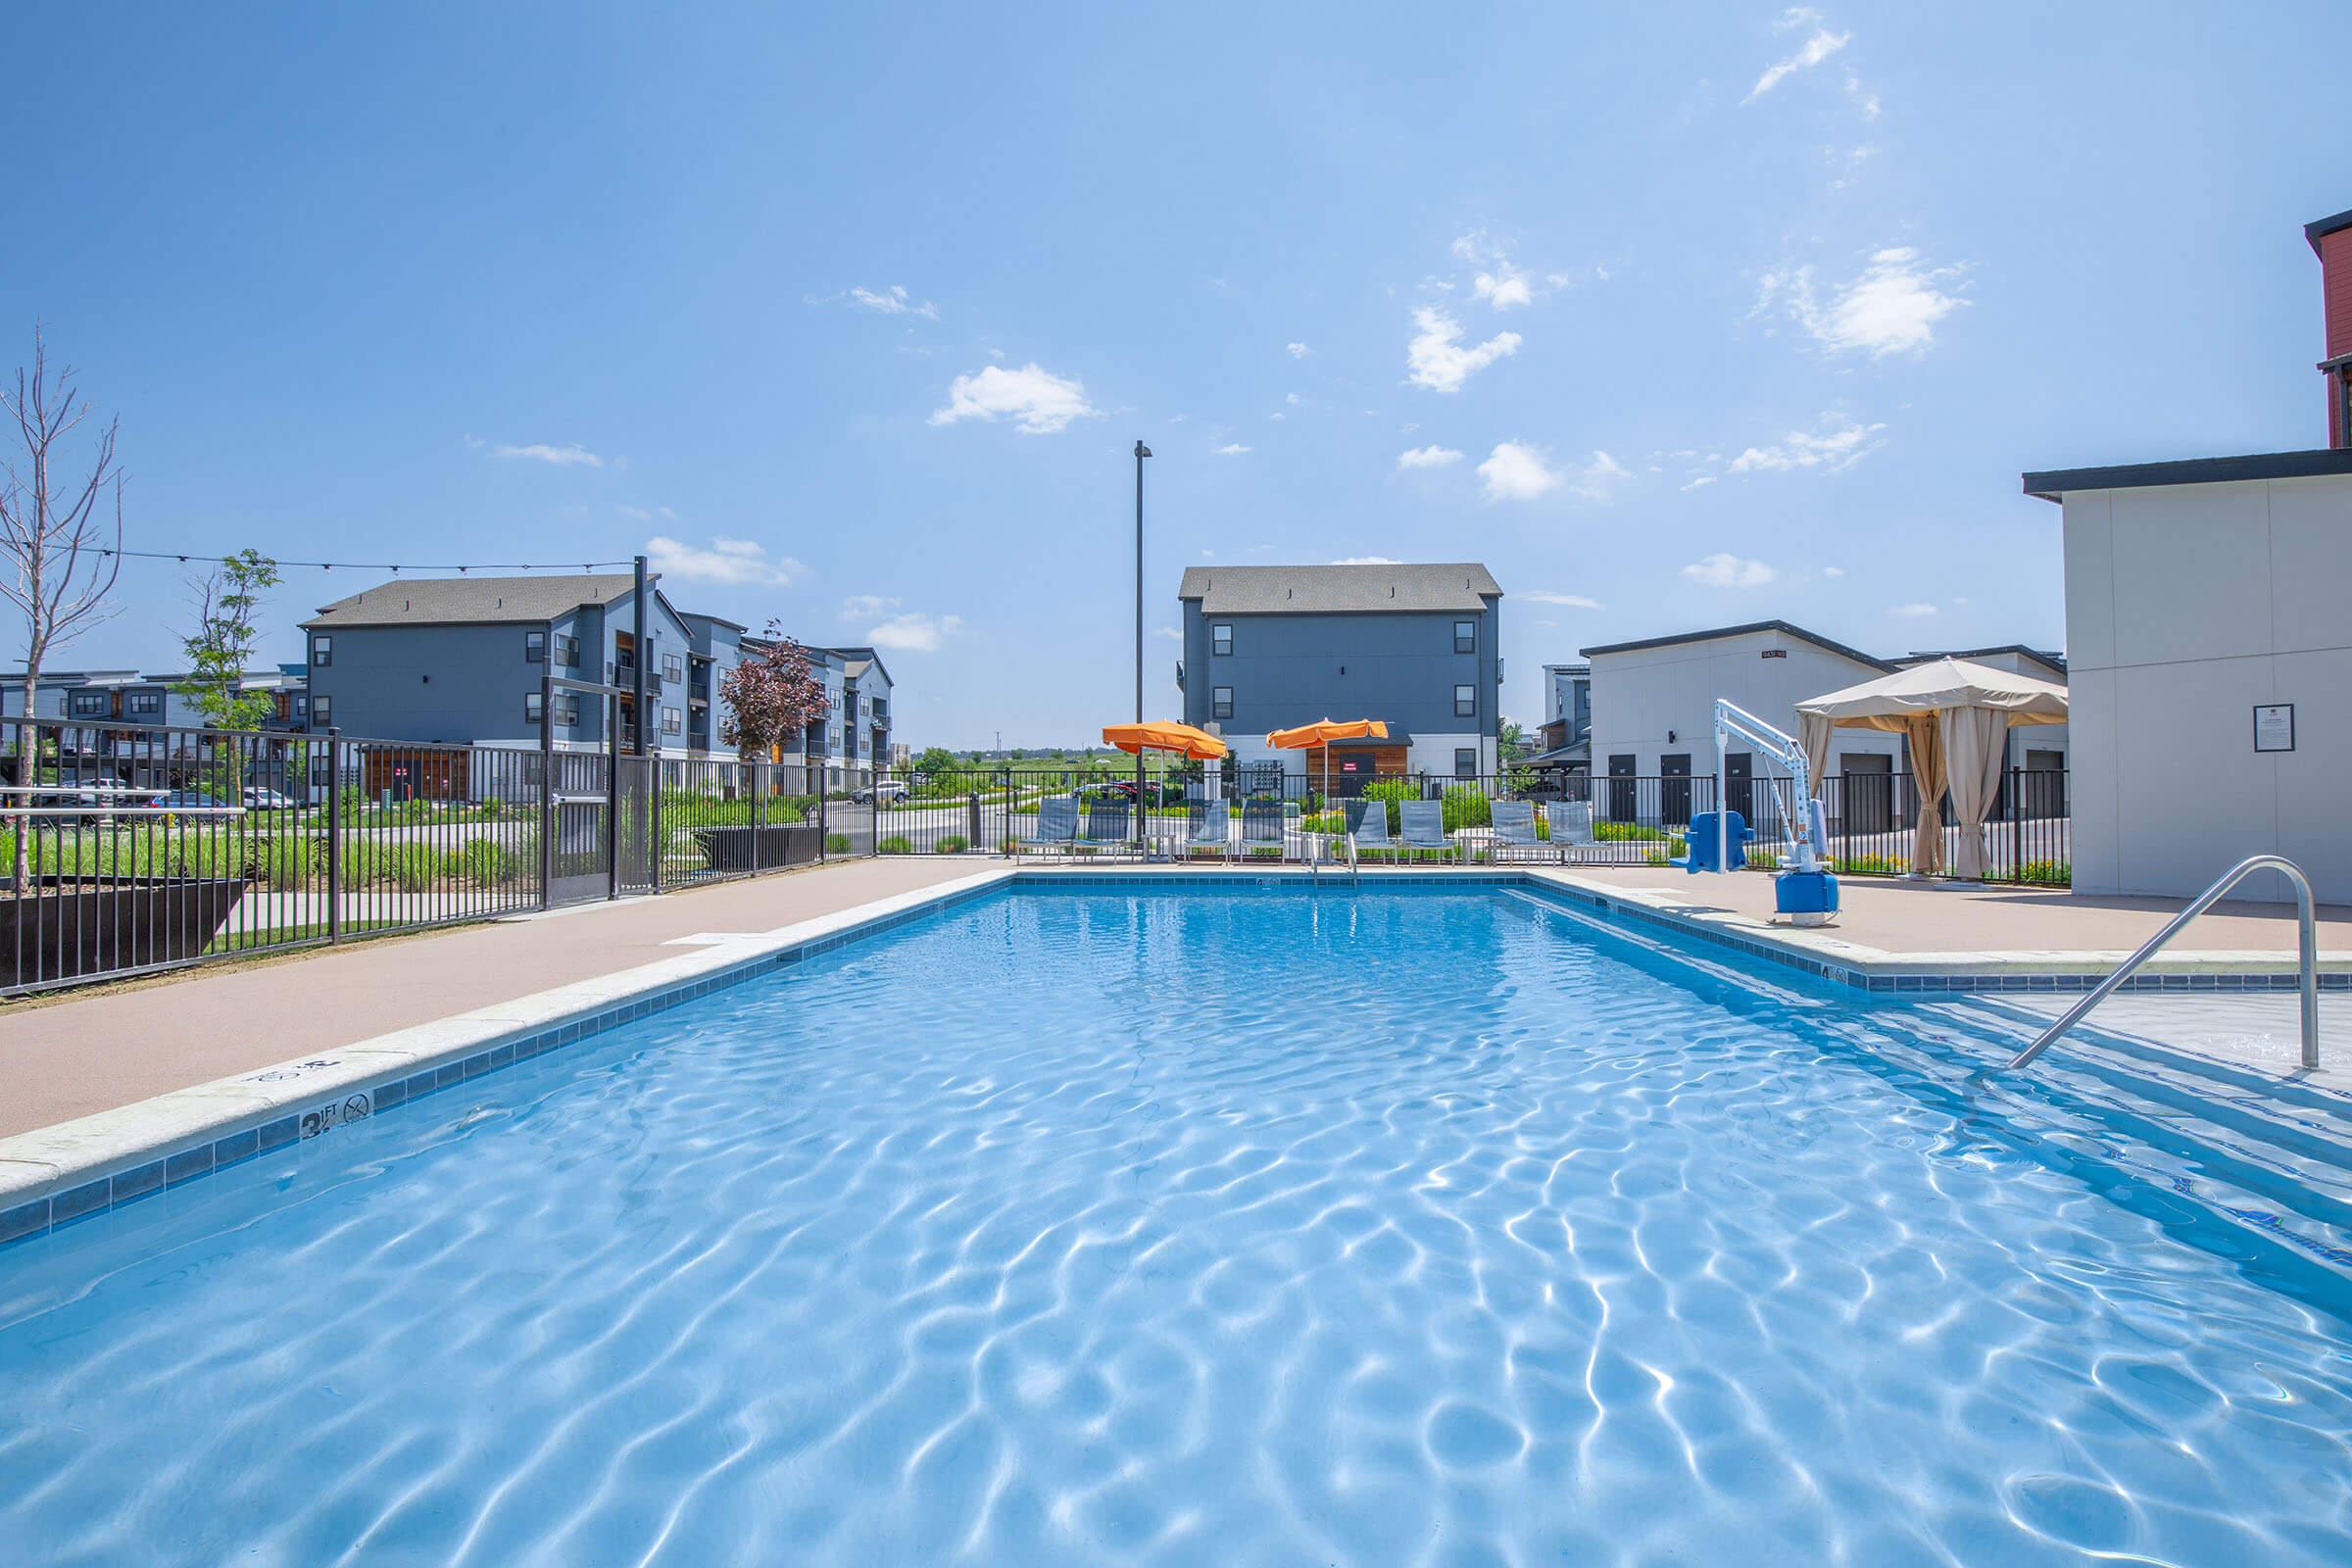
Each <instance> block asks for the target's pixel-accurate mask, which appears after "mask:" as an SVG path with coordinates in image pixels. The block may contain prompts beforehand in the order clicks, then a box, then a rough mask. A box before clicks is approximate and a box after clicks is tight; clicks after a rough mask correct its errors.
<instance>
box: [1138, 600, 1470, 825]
mask: <svg viewBox="0 0 2352 1568" xmlns="http://www.w3.org/2000/svg"><path fill="white" fill-rule="evenodd" d="M1176 595H1177V599H1178V600H1179V602H1180V603H1181V605H1182V609H1183V635H1184V657H1183V662H1181V663H1180V664H1179V665H1178V666H1177V671H1176V683H1177V685H1178V686H1179V687H1180V688H1181V689H1182V690H1183V693H1184V718H1185V722H1187V723H1190V724H1197V725H1199V726H1200V727H1201V728H1202V729H1206V730H1208V731H1210V732H1211V733H1213V734H1216V735H1219V736H1221V737H1223V738H1224V740H1225V742H1226V744H1228V745H1229V746H1231V747H1232V748H1233V760H1234V763H1235V765H1236V766H1237V767H1239V768H1241V769H1242V770H1243V771H1244V777H1245V779H1246V778H1247V776H1248V772H1249V770H1250V769H1252V768H1264V767H1269V766H1280V767H1282V768H1284V769H1286V770H1287V771H1289V772H1292V773H1309V772H1311V773H1312V774H1313V776H1315V777H1316V778H1318V779H1319V778H1320V777H1321V776H1322V761H1323V759H1321V758H1320V757H1318V756H1315V755H1313V754H1309V753H1303V752H1274V751H1269V750H1268V749H1267V747H1266V745H1265V736H1266V732H1267V731H1269V730H1276V729H1282V728H1286V727H1288V726H1290V725H1293V724H1302V723H1306V722H1309V721H1310V720H1313V719H1318V718H1339V719H1348V718H1377V719H1380V720H1382V721H1384V722H1385V723H1386V724H1387V725H1388V726H1389V737H1388V739H1387V740H1385V741H1363V742H1343V743H1341V744H1339V745H1336V746H1334V747H1333V748H1332V756H1331V759H1330V760H1331V763H1332V767H1331V774H1332V778H1333V780H1334V783H1335V786H1336V785H1338V784H1339V783H1340V782H1341V781H1342V780H1345V781H1346V783H1347V784H1348V786H1349V788H1350V789H1351V790H1352V788H1355V787H1360V786H1361V784H1362V783H1364V782H1365V781H1367V780H1369V779H1371V778H1375V777H1383V776H1390V775H1397V774H1407V773H1428V774H1433V775H1448V776H1461V777H1468V776H1471V775H1474V774H1481V773H1493V772H1495V771H1496V767H1497V755H1496V754H1497V744H1496V743H1497V736H1498V734H1499V731H1500V720H1499V716H1498V715H1499V711H1500V708H1501V687H1502V676H1503V662H1502V652H1501V641H1502V638H1501V605H1502V589H1501V588H1500V587H1499V586H1497V585H1496V583H1495V576H1494V574H1493V573H1492V572H1490V571H1488V570H1487V568H1486V567H1485V566H1483V565H1479V564H1475V563H1452V564H1426V565H1423V564H1381V565H1344V566H1194V567H1190V568H1188V569H1187V570H1186V571H1185V573H1184V580H1183V582H1182V583H1181V584H1180V585H1179V587H1178V588H1177V591H1176Z"/></svg>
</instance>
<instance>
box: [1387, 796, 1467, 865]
mask: <svg viewBox="0 0 2352 1568" xmlns="http://www.w3.org/2000/svg"><path fill="white" fill-rule="evenodd" d="M1397 821H1398V824H1399V825H1400V826H1401V827H1402V828H1403V829H1404V832H1403V834H1402V836H1401V837H1399V838H1398V839H1397V843H1398V844H1399V845H1400V846H1402V847H1403V850H1404V856H1405V858H1406V859H1408V860H1409V859H1411V858H1413V857H1414V856H1416V855H1419V854H1421V853H1422V852H1424V851H1433V850H1434V851H1435V852H1436V853H1437V855H1438V857H1439V858H1441V859H1443V858H1446V856H1449V855H1450V856H1452V857H1453V858H1455V859H1457V860H1458V859H1460V858H1461V853H1462V851H1461V846H1460V845H1458V844H1456V843H1454V842H1453V838H1452V836H1451V835H1450V834H1448V833H1447V832H1446V804H1445V803H1444V802H1443V801H1400V802H1398V803H1397Z"/></svg>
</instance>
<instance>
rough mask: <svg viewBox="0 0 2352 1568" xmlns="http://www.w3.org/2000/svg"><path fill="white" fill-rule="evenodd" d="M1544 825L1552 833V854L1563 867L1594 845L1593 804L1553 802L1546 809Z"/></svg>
mask: <svg viewBox="0 0 2352 1568" xmlns="http://www.w3.org/2000/svg"><path fill="white" fill-rule="evenodd" d="M1544 826H1545V827H1546V828H1548V829H1549V830H1550V832H1551V853H1552V855H1553V857H1554V858H1557V859H1558V860H1559V862H1560V863H1561V864H1562V865H1566V864H1567V863H1568V862H1569V861H1571V860H1573V859H1575V858H1576V852H1577V851H1578V850H1580V849H1584V848H1586V847H1588V846H1589V845H1591V844H1592V843H1593V803H1592V802H1591V801H1551V802H1549V803H1547V804H1546V805H1545V806H1544Z"/></svg>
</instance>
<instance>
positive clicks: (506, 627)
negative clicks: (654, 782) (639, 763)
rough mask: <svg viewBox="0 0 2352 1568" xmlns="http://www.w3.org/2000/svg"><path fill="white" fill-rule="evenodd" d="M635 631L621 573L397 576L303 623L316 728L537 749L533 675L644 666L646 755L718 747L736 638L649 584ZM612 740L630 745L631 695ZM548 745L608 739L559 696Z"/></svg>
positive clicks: (628, 584)
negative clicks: (722, 690)
mask: <svg viewBox="0 0 2352 1568" xmlns="http://www.w3.org/2000/svg"><path fill="white" fill-rule="evenodd" d="M647 600H648V602H649V604H650V605H651V610H650V612H649V613H648V614H647V616H646V621H647V624H646V625H645V626H644V627H643V628H642V629H641V628H639V627H638V626H637V624H636V606H635V581H634V579H633V578H632V577H631V576H629V575H625V574H620V573H582V574H575V575H568V576H543V577H542V576H534V577H473V576H466V577H429V578H395V579H394V580H393V581H391V582H387V583H381V584H378V585H377V586H376V587H373V588H369V589H368V590H367V591H366V592H364V593H358V594H354V595H352V596H351V597H350V598H348V599H338V600H336V601H335V602H334V603H333V604H331V605H326V606H323V607H321V608H320V609H319V613H317V614H316V615H314V616H312V617H311V618H310V619H309V620H306V621H304V622H303V623H302V629H303V635H304V637H305V639H306V641H307V651H308V655H309V660H308V666H309V698H310V719H311V727H312V728H313V729H314V730H324V729H326V728H327V727H328V726H330V725H332V726H337V727H339V728H341V729H342V730H344V731H345V732H346V733H348V734H355V735H362V736H366V737H368V738H369V739H373V740H402V741H466V742H472V743H474V744H477V745H512V746H536V745H537V744H538V743H539V727H540V713H539V705H540V677H541V676H542V675H545V674H549V673H553V674H555V675H558V676H563V677H567V678H570V679H573V680H584V681H600V682H605V683H608V684H611V685H615V686H633V685H634V682H635V669H636V663H637V661H638V659H639V658H640V657H642V658H643V659H644V661H645V666H646V683H645V684H646V714H645V721H646V723H647V725H648V727H649V733H648V737H647V742H648V749H649V750H653V751H656V752H659V753H661V754H662V755H665V756H679V757H689V756H693V755H696V754H698V753H702V754H711V753H715V752H719V751H720V750H722V748H721V745H720V743H719V741H718V739H717V736H718V731H719V728H720V725H721V719H720V716H719V715H718V713H717V703H718V689H719V685H720V683H721V682H722V681H724V680H725V678H726V671H727V670H728V669H730V668H732V667H733V666H734V665H735V663H737V662H739V660H740V658H741V652H740V648H741V638H742V631H743V629H742V628H741V627H740V626H737V625H736V624H735V623H734V622H733V621H728V620H722V619H720V618H718V617H717V616H713V615H687V614H682V613H679V611H678V610H677V609H676V607H674V606H673V605H671V604H670V602H669V600H668V598H667V597H666V596H665V595H663V594H662V591H661V589H660V588H659V586H656V587H655V588H653V589H652V591H651V592H649V593H648V595H647ZM620 706H621V719H620V722H621V744H622V745H623V746H624V747H631V748H633V747H634V746H635V744H636V725H637V714H636V711H635V702H634V699H633V697H631V698H624V699H622V700H621V705H620ZM554 720H555V724H554V728H555V737H554V738H555V744H556V746H557V747H558V749H560V750H565V751H575V750H576V751H596V750H601V749H603V748H604V747H605V746H606V745H608V744H609V741H610V737H609V735H608V732H607V731H606V728H605V717H604V710H603V705H602V704H601V703H600V702H598V701H597V700H595V699H593V698H588V697H581V696H577V695H569V694H564V693H558V694H557V697H556V711H555V714H554Z"/></svg>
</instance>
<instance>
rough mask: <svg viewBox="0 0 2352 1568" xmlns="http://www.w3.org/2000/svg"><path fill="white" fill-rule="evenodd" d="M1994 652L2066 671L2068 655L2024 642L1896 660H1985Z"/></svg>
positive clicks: (1920, 662) (1916, 655)
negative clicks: (2032, 646) (2017, 656)
mask: <svg viewBox="0 0 2352 1568" xmlns="http://www.w3.org/2000/svg"><path fill="white" fill-rule="evenodd" d="M1992 654H2016V655H2019V656H2020V657H2022V658H2026V659H2031V660H2033V661H2034V662H2035V663H2037V664H2041V665H2043V666H2045V667H2046V668H2049V669H2054V670H2056V671H2057V672H2058V673H2059V674H2061V675H2063V674H2065V673H2066V655H2064V654H2061V653H2054V652H2051V651H2049V650H2047V649H2041V648H2028V647H2027V646H2026V645H2025V644H2024V643H1996V644H1994V645H1993V646H1992V647H1990V648H1949V649H1943V650H1940V651H1928V652H1918V651H1914V652H1912V653H1908V654H1905V655H1904V656H1903V657H1902V658H1900V659H1898V660H1896V661H1895V662H1896V663H1898V664H1925V663H1928V662H1931V661H1933V660H1937V659H1975V660H1983V659H1985V657H1986V656H1988V655H1992Z"/></svg>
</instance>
